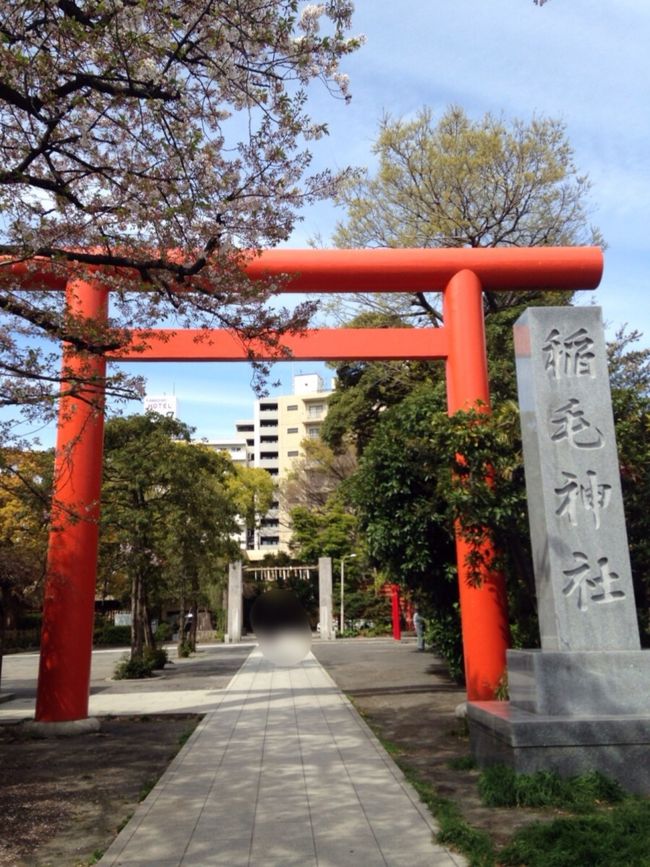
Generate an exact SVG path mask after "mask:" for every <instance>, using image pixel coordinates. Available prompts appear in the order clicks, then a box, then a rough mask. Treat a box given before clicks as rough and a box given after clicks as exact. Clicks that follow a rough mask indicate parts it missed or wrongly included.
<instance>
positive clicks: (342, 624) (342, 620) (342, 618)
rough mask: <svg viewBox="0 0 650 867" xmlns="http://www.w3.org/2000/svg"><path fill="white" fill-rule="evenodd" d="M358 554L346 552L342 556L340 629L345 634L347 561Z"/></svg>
mask: <svg viewBox="0 0 650 867" xmlns="http://www.w3.org/2000/svg"><path fill="white" fill-rule="evenodd" d="M356 556H357V555H356V554H344V555H343V556H342V557H341V611H340V631H341V635H343V630H344V629H345V614H344V611H345V608H344V602H345V561H346V560H353V559H354V558H355V557H356Z"/></svg>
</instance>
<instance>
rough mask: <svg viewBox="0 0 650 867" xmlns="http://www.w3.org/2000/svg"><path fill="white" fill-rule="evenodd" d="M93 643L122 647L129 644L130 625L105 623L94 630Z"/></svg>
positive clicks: (102, 645)
mask: <svg viewBox="0 0 650 867" xmlns="http://www.w3.org/2000/svg"><path fill="white" fill-rule="evenodd" d="M94 643H95V644H96V645H99V646H101V647H124V646H125V645H129V644H131V627H130V626H115V624H114V623H105V624H104V625H103V626H101V627H100V628H99V629H98V630H95V635H94Z"/></svg>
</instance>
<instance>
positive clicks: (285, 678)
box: [99, 650, 466, 867]
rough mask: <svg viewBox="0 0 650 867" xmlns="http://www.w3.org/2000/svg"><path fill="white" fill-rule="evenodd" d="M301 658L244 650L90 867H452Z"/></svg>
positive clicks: (369, 737)
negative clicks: (291, 661) (278, 661)
mask: <svg viewBox="0 0 650 867" xmlns="http://www.w3.org/2000/svg"><path fill="white" fill-rule="evenodd" d="M435 830H436V827H435V823H434V821H433V819H432V817H431V816H430V815H429V813H428V812H427V811H426V810H425V808H424V807H423V806H422V804H421V803H420V802H419V801H418V799H417V796H416V795H415V793H414V791H413V790H412V789H411V787H410V786H409V785H408V784H407V783H406V781H405V779H404V777H403V775H402V773H401V771H400V770H399V769H398V768H397V766H396V765H395V763H394V762H393V761H392V760H391V758H390V757H389V756H388V754H387V753H386V752H385V751H384V749H383V748H382V747H381V745H380V744H379V742H378V741H377V739H376V738H375V736H374V735H373V734H372V732H371V731H370V729H369V728H368V727H367V725H366V724H365V722H364V721H363V720H362V719H361V717H360V716H359V715H358V714H357V712H356V711H355V709H354V707H353V706H352V704H351V703H350V702H349V701H348V700H347V699H346V698H345V696H343V694H342V693H341V692H340V691H339V689H338V688H337V687H336V685H335V684H334V682H333V681H332V680H331V678H330V677H329V675H328V674H327V673H326V672H325V670H324V669H323V668H322V667H321V666H320V664H319V663H318V661H317V660H316V659H315V658H314V657H313V656H312V655H311V654H310V655H309V656H308V657H307V659H305V660H304V661H303V662H302V663H300V664H299V665H296V666H293V667H291V668H277V667H275V666H274V665H273V664H272V663H270V662H268V661H267V660H265V659H264V657H263V656H262V654H261V652H260V651H259V650H254V651H253V652H252V653H251V654H250V656H249V658H248V659H247V661H246V662H245V664H244V665H243V667H242V668H241V669H240V671H239V672H238V674H237V675H236V676H235V677H234V678H233V679H232V681H231V682H230V684H229V686H228V687H227V688H226V690H225V691H224V692H223V694H222V696H221V701H220V703H219V704H218V706H216V707H215V708H214V709H213V710H210V711H209V712H208V713H207V714H206V716H205V717H204V719H203V720H202V722H201V723H200V724H199V726H198V727H197V728H196V730H195V731H194V733H193V735H192V737H191V738H190V739H189V741H188V743H187V744H186V745H185V747H184V748H183V749H182V750H181V751H180V752H179V754H178V755H177V756H176V758H175V759H174V761H173V762H172V764H171V765H170V766H169V768H168V769H167V771H166V772H165V774H164V775H163V776H162V778H161V779H160V781H159V782H158V784H157V785H156V786H155V787H154V789H153V790H152V791H151V792H150V794H149V795H148V797H147V798H146V799H145V800H144V801H143V802H142V803H141V804H140V805H139V807H138V808H137V810H136V812H135V814H134V816H133V818H132V819H131V821H130V822H129V823H128V824H127V825H126V827H125V828H124V829H123V830H122V832H121V833H120V835H119V836H118V837H117V838H116V840H115V841H114V842H113V844H112V845H111V847H110V848H109V849H108V850H107V852H106V854H105V855H104V857H103V858H102V859H101V861H100V862H99V864H100V865H103V867H117V865H124V867H126V865H131V864H132V865H135V864H138V865H147V864H156V865H158V867H172V865H174V867H220V865H223V867H262V865H264V867H293V865H296V867H298V865H299V867H347V865H350V867H352V865H354V867H359V865H363V867H375V865H376V867H402V865H404V867H407V865H408V867H425V865H426V867H460V865H465V864H466V862H465V861H464V860H463V859H462V858H461V857H460V856H458V855H454V854H452V853H450V852H449V851H448V850H446V849H445V848H444V847H442V846H439V845H437V844H436V843H435V841H434V836H433V835H434V833H435Z"/></svg>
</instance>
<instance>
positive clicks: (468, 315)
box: [443, 271, 510, 701]
mask: <svg viewBox="0 0 650 867" xmlns="http://www.w3.org/2000/svg"><path fill="white" fill-rule="evenodd" d="M443 304H444V307H443V317H444V323H445V329H446V331H447V339H448V341H449V355H448V357H447V406H448V411H449V414H450V415H453V414H454V413H455V412H458V411H459V410H469V409H471V408H472V407H476V403H477V401H481V403H482V404H483V409H484V411H485V412H489V411H490V410H489V404H490V391H489V385H488V373H487V355H486V348H485V325H484V319H483V292H482V288H481V284H480V281H479V279H478V277H477V276H476V275H475V274H474V273H473V272H472V271H460V272H459V273H458V274H456V275H455V276H454V277H452V279H451V280H450V281H449V283H448V284H447V288H446V289H445V293H444V302H443ZM473 550H475V549H474V548H473V545H472V544H471V543H469V542H467V541H466V540H465V539H463V536H462V532H461V530H460V527H459V528H457V531H456V558H457V563H458V582H459V591H460V614H461V624H462V630H463V653H464V656H465V678H466V683H467V697H468V699H469V700H470V701H489V700H491V699H493V698H494V694H495V690H496V687H497V685H498V683H499V680H500V679H501V677H502V675H503V672H504V670H505V665H506V649H507V647H508V645H509V639H510V631H509V626H508V603H507V597H506V588H505V579H504V576H503V574H502V573H501V572H498V571H497V570H494V569H491V568H490V567H489V566H486V567H485V568H482V570H481V581H480V582H473V581H472V580H471V577H470V570H469V567H468V565H467V559H468V557H469V555H470V554H471V553H472V551H473ZM481 550H482V553H483V554H484V555H487V561H488V563H489V561H490V560H492V558H493V552H492V550H491V548H490V546H489V544H486V545H485V546H483V547H482V549H481Z"/></svg>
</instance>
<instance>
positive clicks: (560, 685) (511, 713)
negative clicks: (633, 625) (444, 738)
mask: <svg viewBox="0 0 650 867" xmlns="http://www.w3.org/2000/svg"><path fill="white" fill-rule="evenodd" d="M508 686H509V690H510V698H511V700H510V701H509V702H498V701H493V702H468V705H467V718H468V722H469V730H470V741H471V745H472V752H473V754H474V757H475V759H476V761H477V763H478V764H479V766H482V767H485V766H486V765H494V764H505V765H508V766H509V767H512V768H513V769H514V770H515V771H517V772H518V773H526V774H530V773H534V772H535V771H541V770H546V771H555V772H556V773H558V774H559V775H560V776H563V777H567V776H573V775H576V774H583V773H587V772H588V771H592V770H596V771H600V772H601V773H602V774H605V775H606V776H607V777H610V778H611V779H615V780H618V782H619V783H620V784H621V785H622V786H623V787H624V788H625V789H627V790H628V791H630V792H634V793H637V794H645V795H649V794H650V762H648V755H650V652H648V651H578V652H569V651H566V652H560V651H558V652H556V651H539V650H518V651H508Z"/></svg>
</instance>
